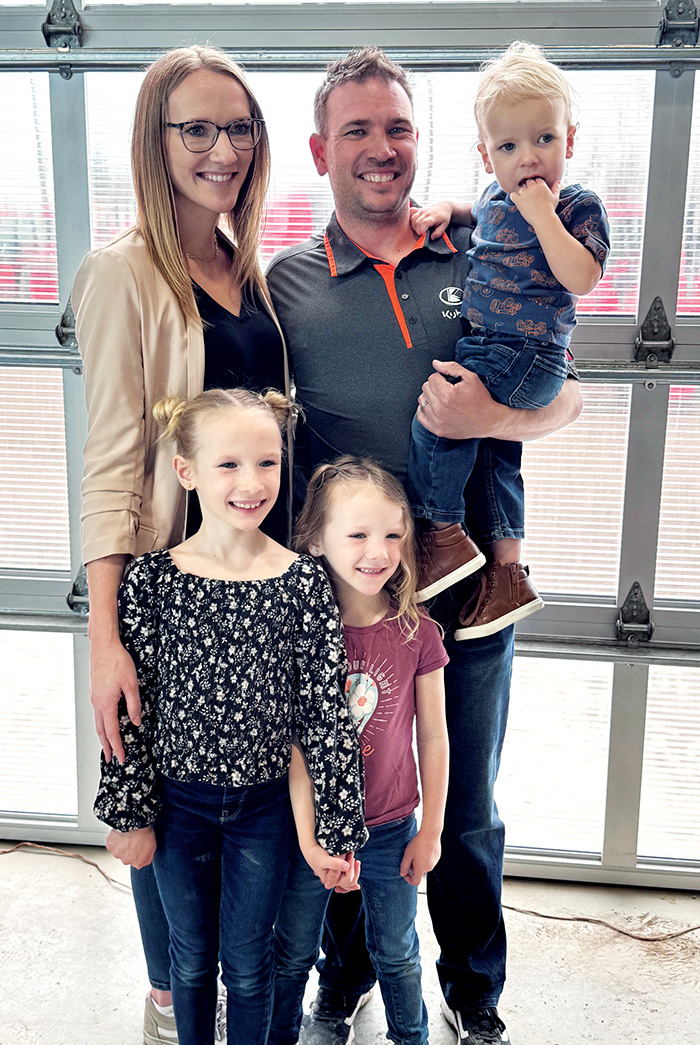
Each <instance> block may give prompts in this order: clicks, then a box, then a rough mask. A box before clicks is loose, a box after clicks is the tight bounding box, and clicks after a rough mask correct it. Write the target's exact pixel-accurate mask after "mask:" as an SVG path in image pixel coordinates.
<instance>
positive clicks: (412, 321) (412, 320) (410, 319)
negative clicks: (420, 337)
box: [408, 316, 418, 323]
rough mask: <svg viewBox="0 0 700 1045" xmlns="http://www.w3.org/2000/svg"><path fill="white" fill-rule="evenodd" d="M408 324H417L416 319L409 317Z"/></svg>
mask: <svg viewBox="0 0 700 1045" xmlns="http://www.w3.org/2000/svg"><path fill="white" fill-rule="evenodd" d="M408 322H409V323H417V322H418V318H417V317H416V316H409V317H408Z"/></svg>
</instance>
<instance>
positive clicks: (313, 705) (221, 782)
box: [95, 389, 366, 1045]
mask: <svg viewBox="0 0 700 1045" xmlns="http://www.w3.org/2000/svg"><path fill="white" fill-rule="evenodd" d="M290 410H291V405H290V403H289V401H288V400H287V399H286V398H285V397H284V396H283V395H281V394H280V393H278V392H267V393H265V395H259V394H257V393H253V392H248V391H246V390H243V389H233V390H231V391H222V390H218V389H216V390H210V391H208V392H203V393H201V394H200V395H198V396H196V397H195V398H194V399H192V400H190V401H189V402H185V401H183V400H180V399H176V398H170V399H166V400H163V401H161V402H160V403H159V404H157V406H156V407H155V409H154V413H155V415H156V418H157V420H158V421H159V422H160V423H162V424H163V425H165V426H166V427H167V431H168V433H169V434H170V435H171V436H172V437H174V439H175V442H176V445H177V456H176V457H175V461H174V465H175V471H176V474H177V477H178V479H179V481H180V483H181V484H182V486H183V487H184V488H185V489H186V490H192V489H196V490H197V493H198V495H199V500H200V504H201V509H202V525H201V527H200V529H199V530H198V531H197V533H196V534H194V536H192V537H190V538H189V539H188V540H186V541H185V542H184V543H182V544H180V545H178V546H177V547H175V548H172V549H170V551H167V550H161V551H156V552H151V553H148V554H146V555H143V556H141V557H140V558H138V559H136V560H135V561H134V562H133V563H132V564H131V566H130V567H129V568H128V570H127V572H126V574H125V577H124V581H123V584H122V588H121V591H120V599H119V607H120V629H121V638H122V641H123V643H124V646H125V648H126V649H127V651H128V652H129V654H130V655H131V656H132V657H133V659H134V663H135V664H136V668H137V672H138V676H139V685H140V692H141V703H142V724H141V726H138V727H137V726H134V725H133V723H132V722H131V721H130V719H129V717H128V714H127V712H126V706H125V705H124V704H123V706H122V707H121V708H120V712H121V714H120V728H121V734H122V740H123V744H124V750H125V753H126V759H125V761H124V762H123V763H119V762H118V761H117V759H116V758H112V760H111V761H110V762H105V761H104V756H103V760H102V778H101V783H100V788H99V791H98V794H97V799H96V802H95V813H96V815H97V816H98V817H99V819H100V820H103V821H104V822H105V823H107V824H109V826H110V827H111V828H112V830H111V831H110V833H109V836H108V839H107V846H108V848H109V849H110V850H111V851H112V852H113V853H114V855H115V856H117V857H118V858H119V859H120V860H122V861H123V862H124V863H126V864H131V865H132V866H134V867H143V866H145V865H147V864H149V863H150V862H151V861H152V860H153V862H154V867H155V872H156V878H157V880H158V887H159V890H160V893H161V896H162V899H163V904H164V907H165V911H166V914H167V917H168V921H169V924H170V938H171V943H170V948H171V966H172V968H171V978H172V991H173V1005H174V1009H175V1021H176V1024H177V1031H178V1036H179V1041H180V1045H211V1043H212V1042H213V1041H214V1034H215V1009H216V996H217V972H218V968H219V961H221V975H222V979H223V982H224V984H225V985H226V987H227V991H228V1000H227V1022H228V1026H229V1027H232V1028H235V1037H236V1043H237V1045H264V1042H265V1041H266V1038H267V1033H268V1025H269V1021H270V1011H271V997H272V926H273V923H274V920H275V916H276V914H277V909H278V907H279V903H280V898H281V895H282V889H283V886H284V881H285V876H286V873H287V866H288V860H289V851H290V839H291V837H292V834H293V832H292V830H291V818H290V803H289V789H288V768H289V764H290V757H291V747H292V738H293V736H294V735H295V734H296V736H297V737H298V741H299V745H300V748H301V750H302V751H303V754H304V756H305V758H306V762H307V764H308V766H309V771H310V775H311V779H312V781H313V784H314V791H315V796H316V803H315V832H316V838H317V840H318V842H319V845H318V847H317V848H316V850H315V866H314V870H315V871H316V872H317V873H318V874H320V875H322V876H324V875H325V876H327V875H332V876H335V877H341V878H342V877H343V875H344V874H345V873H346V872H349V870H350V862H349V861H346V860H345V859H344V854H346V853H351V852H352V851H353V850H354V849H355V848H357V847H358V846H360V845H362V844H363V842H364V840H365V838H366V832H365V827H364V822H363V815H362V778H361V769H360V761H359V750H358V744H357V737H356V733H355V730H354V727H353V725H352V722H351V719H350V715H349V712H348V707H347V701H346V700H345V698H344V696H343V692H342V689H341V685H340V681H341V673H342V671H343V667H344V651H343V643H342V634H341V626H340V620H339V617H338V612H337V609H336V606H335V602H334V599H333V594H332V592H331V589H330V585H329V583H328V580H327V578H326V575H325V573H324V571H323V569H322V568H321V566H320V565H319V564H317V563H316V562H314V561H313V559H312V558H309V557H307V556H304V555H296V554H295V553H293V552H290V551H288V550H287V549H286V548H284V547H282V546H281V545H279V544H277V543H276V542H275V541H273V540H272V539H271V538H269V537H267V536H265V535H264V534H263V533H262V532H261V531H260V529H259V525H260V523H261V522H262V520H263V519H264V518H265V516H266V515H267V513H268V512H269V511H270V509H271V508H272V506H273V504H274V502H275V498H276V497H277V493H278V489H279V482H280V468H281V458H282V439H281V431H282V430H283V429H284V427H285V425H286V423H287V420H288V418H289V414H290ZM331 854H336V855H331Z"/></svg>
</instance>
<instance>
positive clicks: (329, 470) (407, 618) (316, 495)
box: [292, 454, 424, 642]
mask: <svg viewBox="0 0 700 1045" xmlns="http://www.w3.org/2000/svg"><path fill="white" fill-rule="evenodd" d="M368 485H369V486H373V487H375V489H377V490H379V491H380V493H383V494H384V496H385V497H386V498H387V499H388V500H389V501H392V502H393V503H394V504H396V505H398V506H399V507H400V508H401V511H402V514H403V522H404V534H403V538H402V540H401V561H400V563H399V566H398V568H397V570H396V572H395V573H394V575H393V577H391V578H390V580H388V581H387V583H386V584H385V585H384V587H385V588H386V590H387V591H388V593H389V598H390V599H391V607H392V609H393V611H394V612H393V615H392V617H391V618H390V619H391V620H396V621H398V623H399V626H400V628H401V631H402V633H403V635H404V639H405V641H406V642H409V641H410V640H411V639H412V638H413V636H414V635H415V633H416V631H417V630H418V625H419V623H420V620H421V617H422V616H424V611H422V610H421V609H420V608H419V605H418V602H417V600H416V580H417V568H416V547H415V527H414V524H413V516H412V514H411V509H410V507H409V503H408V498H407V497H406V491H405V490H404V488H403V486H402V485H401V483H400V482H399V481H398V479H395V478H394V476H393V475H390V474H389V472H387V471H385V469H384V468H382V467H381V466H380V465H379V464H377V462H376V461H373V460H372V458H370V457H353V456H352V455H350V454H346V455H344V456H343V457H338V458H337V459H336V460H335V461H332V462H331V463H330V464H321V465H319V466H318V468H316V470H315V471H314V473H313V475H312V476H311V479H310V481H309V486H308V489H307V492H306V500H305V501H304V507H303V508H302V510H301V512H300V513H299V518H298V519H297V523H296V526H295V528H294V540H293V542H292V544H293V547H294V550H295V551H297V552H306V553H307V554H311V548H312V547H313V545H315V544H318V542H319V541H320V540H321V538H322V535H323V529H324V527H325V525H326V523H327V521H328V516H329V513H330V508H331V504H332V499H333V498H340V497H347V496H350V495H351V494H352V493H354V492H356V491H357V489H358V488H360V487H363V486H368ZM331 580H332V578H331Z"/></svg>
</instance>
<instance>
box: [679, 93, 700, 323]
mask: <svg viewBox="0 0 700 1045" xmlns="http://www.w3.org/2000/svg"><path fill="white" fill-rule="evenodd" d="M695 87H696V89H695V95H694V99H693V123H692V127H691V132H690V152H689V155H688V185H687V188H686V194H685V216H684V219H683V240H682V244H681V271H680V278H679V280H678V314H679V315H681V316H697V315H700V95H699V93H698V90H697V80H696V84H695Z"/></svg>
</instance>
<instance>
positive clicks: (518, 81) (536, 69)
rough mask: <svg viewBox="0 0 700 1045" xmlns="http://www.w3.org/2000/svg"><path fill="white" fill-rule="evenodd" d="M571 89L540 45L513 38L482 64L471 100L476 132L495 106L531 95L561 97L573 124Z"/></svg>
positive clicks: (517, 100) (550, 97) (513, 102)
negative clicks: (507, 45) (477, 84)
mask: <svg viewBox="0 0 700 1045" xmlns="http://www.w3.org/2000/svg"><path fill="white" fill-rule="evenodd" d="M571 95H572V91H571V87H570V85H569V82H568V80H567V79H566V77H565V76H564V74H563V73H562V71H561V69H559V68H558V67H557V66H556V65H553V64H552V62H550V61H548V60H547V58H546V57H545V55H544V51H542V50H541V49H540V48H539V47H537V46H535V44H530V43H526V42H525V41H524V40H516V42H515V43H513V44H511V45H510V47H509V48H508V50H507V51H504V53H503V54H501V55H499V56H498V57H497V58H494V59H492V60H491V61H490V62H486V63H485V64H484V65H483V66H482V67H481V79H480V81H479V86H478V88H477V92H476V100H475V102H474V116H475V117H476V123H477V127H478V128H479V134H481V133H482V131H483V121H484V120H485V119H486V118H487V117H488V114H489V112H490V111H491V110H492V109H493V108H495V107H496V106H497V105H514V104H516V103H517V102H524V101H530V99H532V98H543V97H544V98H549V99H557V98H560V99H561V100H562V101H563V102H564V104H565V106H566V118H567V120H568V122H569V125H571V124H572V123H573V112H572V110H573V103H572V97H571Z"/></svg>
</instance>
